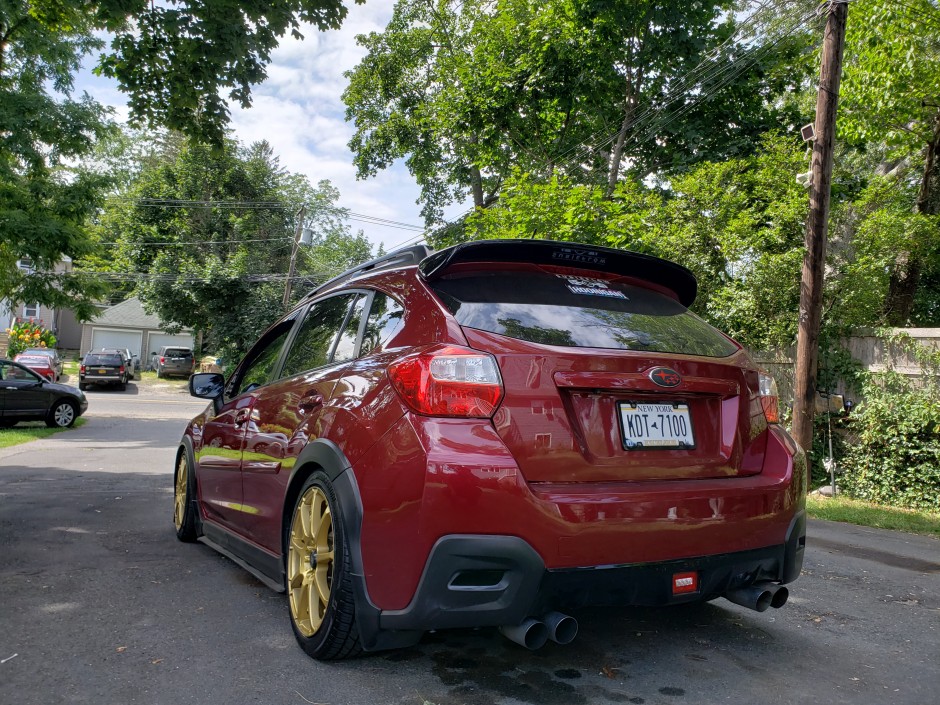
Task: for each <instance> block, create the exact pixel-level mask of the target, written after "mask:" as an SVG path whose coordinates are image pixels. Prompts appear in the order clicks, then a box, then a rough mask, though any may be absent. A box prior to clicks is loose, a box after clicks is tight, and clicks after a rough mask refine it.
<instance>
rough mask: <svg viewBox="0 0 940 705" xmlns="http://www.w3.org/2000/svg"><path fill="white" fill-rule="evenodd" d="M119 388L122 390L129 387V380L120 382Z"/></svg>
mask: <svg viewBox="0 0 940 705" xmlns="http://www.w3.org/2000/svg"><path fill="white" fill-rule="evenodd" d="M118 389H119V390H121V391H122V392H123V391H124V390H125V389H127V382H121V383H120V384H118Z"/></svg>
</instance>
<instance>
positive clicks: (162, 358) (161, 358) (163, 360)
mask: <svg viewBox="0 0 940 705" xmlns="http://www.w3.org/2000/svg"><path fill="white" fill-rule="evenodd" d="M160 364H161V365H165V364H166V358H165V357H163V355H161V356H160Z"/></svg>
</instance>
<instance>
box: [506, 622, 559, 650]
mask: <svg viewBox="0 0 940 705" xmlns="http://www.w3.org/2000/svg"><path fill="white" fill-rule="evenodd" d="M499 631H500V633H501V634H502V635H503V636H504V637H506V638H507V639H509V641H512V642H515V643H517V644H519V646H524V647H525V648H527V649H529V651H535V650H536V649H541V648H542V647H543V646H545V642H547V641H548V627H546V626H545V623H544V622H540V621H539V620H537V619H532V618H531V617H530V618H529V619H526V620H525V621H524V622H522V624H516V625H512V626H510V625H504V626H502V627H500V628H499ZM572 638H573V637H572Z"/></svg>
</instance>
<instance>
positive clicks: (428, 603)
mask: <svg viewBox="0 0 940 705" xmlns="http://www.w3.org/2000/svg"><path fill="white" fill-rule="evenodd" d="M805 538H806V518H805V514H804V513H803V512H800V513H799V514H798V516H797V517H795V518H794V520H793V523H792V525H791V527H790V531H789V532H788V536H787V539H786V541H785V542H784V543H782V544H779V545H775V546H767V547H764V548H758V549H752V550H748V551H740V552H735V553H721V554H715V555H708V556H701V557H697V558H684V559H681V560H672V561H662V562H658V563H641V564H634V565H607V566H594V567H590V568H567V569H554V570H550V569H547V568H546V567H545V565H544V563H543V562H542V560H541V558H540V557H539V555H538V553H536V551H535V550H534V549H533V548H532V547H531V546H530V545H529V544H528V543H526V542H525V541H523V540H522V539H520V538H518V537H514V536H485V535H477V536H468V535H465V536H445V537H443V538H441V539H440V540H438V542H437V543H436V544H435V545H434V548H433V549H432V551H431V555H430V557H429V558H428V562H427V565H426V567H425V570H424V574H423V575H422V577H421V581H420V583H419V585H418V589H417V591H416V593H415V596H414V599H413V600H412V602H411V604H410V605H409V606H408V607H407V608H406V609H403V610H396V611H391V610H386V611H383V612H382V613H381V614H380V617H379V626H380V627H381V628H382V629H385V630H402V631H407V630H422V631H423V630H427V629H445V628H458V627H482V626H502V625H511V624H518V623H519V622H521V621H522V620H523V619H525V618H526V617H528V616H532V615H540V614H544V613H546V612H549V611H551V610H564V609H574V608H578V607H591V606H595V607H597V606H630V605H644V606H661V605H671V604H681V603H687V602H699V601H702V600H707V599H712V598H714V597H718V596H720V595H723V594H724V593H726V592H727V591H729V590H734V589H738V588H743V587H748V586H750V585H753V584H754V583H758V582H779V583H785V582H790V581H791V580H794V579H795V578H796V577H797V576H799V573H800V569H801V568H802V564H803V547H804V545H805ZM678 573H695V574H696V576H697V585H698V589H697V590H696V591H695V592H694V593H686V594H678V595H677V594H674V593H673V579H674V576H675V575H676V574H678Z"/></svg>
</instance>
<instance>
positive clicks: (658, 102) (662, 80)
mask: <svg viewBox="0 0 940 705" xmlns="http://www.w3.org/2000/svg"><path fill="white" fill-rule="evenodd" d="M731 6H732V3H731V2H728V1H727V0H713V1H712V2H703V3H689V2H682V1H679V0H671V1H669V2H659V1H657V2H652V1H650V0H614V1H612V2H604V3H585V2H580V1H576V0H547V1H542V2H533V1H532V0H498V1H497V2H495V3H493V2H489V1H488V0H467V1H466V2H462V3H459V4H456V3H451V2H449V1H448V0H432V1H430V2H429V1H428V0H399V1H398V2H397V3H396V5H395V12H394V16H393V18H392V20H391V22H390V23H389V25H388V26H387V27H386V29H385V31H383V32H373V33H371V34H369V35H364V36H360V37H359V38H358V41H359V43H360V44H361V45H362V46H363V47H364V48H365V49H366V50H367V54H366V56H365V58H363V60H362V62H361V63H360V64H359V65H358V66H357V67H356V68H355V69H354V70H353V71H351V72H349V73H348V74H347V75H348V77H349V80H350V82H349V87H348V88H347V90H346V92H345V93H344V96H343V99H344V101H345V103H346V106H347V113H346V115H347V119H349V120H352V121H354V123H355V125H356V133H355V135H354V136H353V139H352V141H351V142H350V148H351V149H352V150H353V152H354V154H355V163H356V166H357V169H358V172H359V176H360V177H367V176H371V175H374V174H375V173H376V171H378V170H379V169H385V168H387V167H388V166H390V165H391V164H392V163H393V162H394V161H395V160H396V159H405V162H406V164H407V166H408V168H409V170H410V171H411V173H412V174H413V175H414V177H415V179H416V180H417V182H418V184H419V185H420V186H421V189H422V195H421V203H422V204H423V206H424V209H423V213H424V216H425V218H426V219H427V220H428V222H433V221H434V220H436V219H438V218H439V217H440V213H441V209H442V208H443V206H444V205H446V204H447V203H450V202H452V201H455V200H460V199H463V198H465V197H466V195H467V194H468V193H473V198H474V204H475V205H476V206H477V207H482V206H484V205H487V204H489V203H490V202H491V201H492V200H493V198H495V197H496V196H497V195H501V193H502V186H503V184H504V181H505V180H506V179H507V178H509V177H510V174H511V172H512V170H513V169H519V170H521V171H523V172H527V173H531V174H532V175H533V176H534V177H535V178H537V179H538V180H540V181H548V180H549V179H550V178H551V177H552V176H553V175H556V174H557V175H560V176H562V177H564V178H565V179H568V180H570V181H572V182H574V183H579V184H589V185H604V186H607V187H608V191H607V192H608V193H609V191H610V190H612V185H613V184H614V183H615V182H616V180H617V178H618V176H619V175H620V174H621V173H622V172H623V170H624V168H625V167H627V166H628V167H629V170H630V171H631V172H632V173H633V174H634V175H635V176H638V177H640V178H642V177H644V176H645V175H647V174H649V173H651V172H654V171H667V172H676V171H681V170H684V169H687V168H688V167H689V166H690V165H691V164H694V163H697V162H699V161H701V160H702V159H706V158H711V159H719V158H721V157H723V156H730V155H741V154H746V153H749V152H750V151H751V150H752V149H753V147H754V145H755V144H756V140H757V138H758V136H759V135H760V134H761V133H763V132H764V131H766V130H767V129H769V127H770V126H772V125H781V124H785V125H786V124H794V123H795V121H796V119H797V118H796V115H795V114H794V112H793V109H792V106H791V102H790V101H788V100H786V99H781V100H772V101H771V100H767V96H769V95H773V96H777V95H780V94H781V93H784V92H785V91H786V90H787V89H790V88H793V87H794V86H796V85H799V84H800V82H801V81H802V79H803V77H804V76H805V64H804V62H803V61H802V60H800V53H801V51H802V49H803V48H804V46H805V44H804V43H803V42H802V41H801V39H800V38H799V37H794V36H790V37H787V38H786V39H783V40H781V41H773V42H769V41H768V47H766V51H761V52H756V51H755V52H754V53H752V54H750V55H749V57H748V60H749V61H752V60H753V62H752V63H750V64H749V67H750V70H749V71H740V70H731V64H732V61H733V60H735V59H738V58H740V55H741V53H742V52H743V51H744V46H743V45H742V44H740V43H739V42H741V41H742V40H743V39H744V37H743V35H741V36H738V37H735V38H734V39H731V35H732V33H733V31H734V29H735V27H736V25H735V14H734V13H733V12H731V11H730V10H731ZM764 39H765V38H764V37H763V36H762V35H760V36H755V37H751V38H750V40H752V41H754V42H756V43H757V44H760V43H761V41H763V40H764ZM777 39H779V37H777ZM706 56H708V57H709V62H710V63H709V70H707V71H702V72H700V74H699V77H700V78H701V81H699V82H696V81H694V80H693V81H683V79H684V78H685V77H686V75H687V74H688V73H689V72H690V71H691V70H692V69H693V68H694V67H695V66H696V65H697V64H698V63H699V62H700V61H701V60H703V58H704V57H706ZM738 66H739V64H736V65H735V67H738ZM784 67H785V68H784ZM725 83H727V85H725ZM668 105H672V106H675V107H678V106H682V113H683V115H682V119H681V120H675V119H667V116H669V115H671V113H670V112H669V111H668V110H666V111H663V112H662V113H658V112H656V109H657V108H663V107H665V106H668ZM653 118H655V119H653ZM628 136H629V139H627V138H628ZM618 137H622V138H621V139H618Z"/></svg>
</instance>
